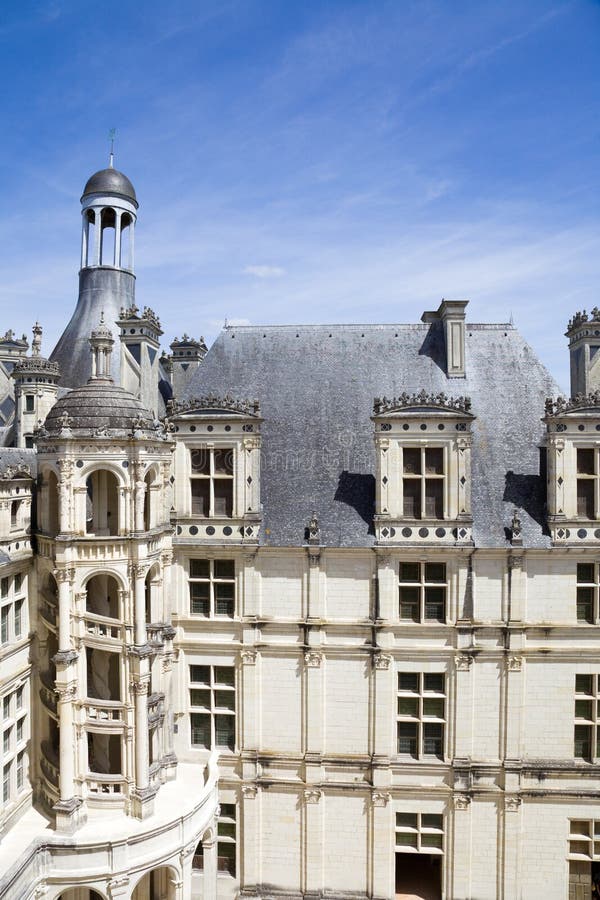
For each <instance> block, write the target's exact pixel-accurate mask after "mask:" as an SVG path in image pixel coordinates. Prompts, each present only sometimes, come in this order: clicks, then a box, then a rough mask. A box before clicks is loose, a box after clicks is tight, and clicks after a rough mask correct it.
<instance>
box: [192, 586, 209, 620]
mask: <svg viewBox="0 0 600 900" xmlns="http://www.w3.org/2000/svg"><path fill="white" fill-rule="evenodd" d="M190 598H191V605H192V612H193V613H194V614H195V615H199V616H209V615H210V584H209V583H208V582H206V583H205V584H203V583H202V582H193V581H192V582H191V583H190Z"/></svg>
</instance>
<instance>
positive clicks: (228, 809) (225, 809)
mask: <svg viewBox="0 0 600 900" xmlns="http://www.w3.org/2000/svg"><path fill="white" fill-rule="evenodd" d="M220 806H221V812H220V813H219V818H220V819H235V803H221V804H220Z"/></svg>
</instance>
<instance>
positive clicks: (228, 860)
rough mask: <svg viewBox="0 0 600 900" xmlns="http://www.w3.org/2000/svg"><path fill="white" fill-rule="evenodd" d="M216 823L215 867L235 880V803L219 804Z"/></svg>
mask: <svg viewBox="0 0 600 900" xmlns="http://www.w3.org/2000/svg"><path fill="white" fill-rule="evenodd" d="M220 809H221V812H220V813H219V819H218V822H217V867H218V871H219V872H227V874H228V875H232V876H233V877H234V878H235V872H236V867H235V842H236V815H235V812H236V810H235V803H221V806H220Z"/></svg>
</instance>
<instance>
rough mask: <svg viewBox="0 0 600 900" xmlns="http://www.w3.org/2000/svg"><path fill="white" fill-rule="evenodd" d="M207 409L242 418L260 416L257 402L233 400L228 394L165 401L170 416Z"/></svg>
mask: <svg viewBox="0 0 600 900" xmlns="http://www.w3.org/2000/svg"><path fill="white" fill-rule="evenodd" d="M209 409H219V410H226V411H227V412H233V413H241V414H242V415H244V416H259V415H260V404H259V402H258V400H234V398H233V397H231V396H230V395H229V394H226V395H225V396H224V397H218V396H217V395H216V394H209V395H207V396H206V397H193V398H192V399H191V400H169V401H167V410H168V412H169V415H170V416H178V415H180V414H181V413H191V412H196V410H198V411H202V412H204V411H206V410H209Z"/></svg>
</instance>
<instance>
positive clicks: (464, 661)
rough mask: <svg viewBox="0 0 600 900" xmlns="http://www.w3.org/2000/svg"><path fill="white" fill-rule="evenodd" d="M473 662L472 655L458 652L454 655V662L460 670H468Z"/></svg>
mask: <svg viewBox="0 0 600 900" xmlns="http://www.w3.org/2000/svg"><path fill="white" fill-rule="evenodd" d="M472 663H473V657H472V656H469V655H468V654H467V653H458V654H457V655H456V656H455V657H454V664H455V666H456V668H457V669H458V670H459V671H460V672H468V671H469V669H470V668H471V665H472Z"/></svg>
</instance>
